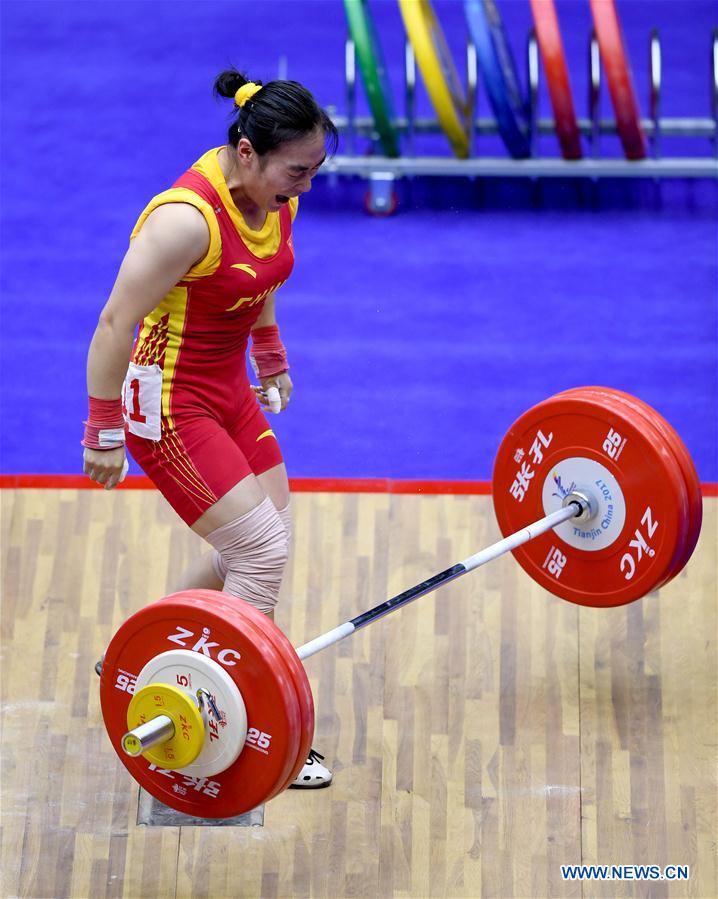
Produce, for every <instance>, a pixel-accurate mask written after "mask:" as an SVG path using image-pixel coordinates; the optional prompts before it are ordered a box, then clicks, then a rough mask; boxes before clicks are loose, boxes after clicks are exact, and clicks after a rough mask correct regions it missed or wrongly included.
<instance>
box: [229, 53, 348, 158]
mask: <svg viewBox="0 0 718 899" xmlns="http://www.w3.org/2000/svg"><path fill="white" fill-rule="evenodd" d="M249 80H250V79H248V78H247V77H246V76H245V75H243V74H242V73H241V72H238V71H237V70H236V69H228V70H227V71H225V72H222V73H221V74H220V75H218V76H217V78H216V79H215V82H214V95H215V97H231V98H232V99H234V95H235V94H236V93H237V91H238V90H239V89H240V87H242V85H244V84H247V83H248V81H249ZM254 83H255V84H258V85H261V89H260V90H259V91H257V93H256V94H254V96H252V97H251V98H250V99H249V100H247V101H246V103H245V104H244V106H242V108H241V109H239V110H237V112H238V114H237V117H236V118H235V120H234V121H233V122H232V124H231V125H230V127H229V132H228V135H227V139H228V142H229V143H230V145H231V146H233V147H236V146H237V144H238V143H239V139H240V138H241V137H246V138H247V139H248V140H249V142H250V143H251V144H252V146H253V147H254V150H255V152H256V153H257V154H258V155H259V156H263V155H264V154H265V153H270V152H271V151H272V150H276V148H277V147H278V146H279V145H280V144H283V143H286V142H287V141H291V140H298V139H299V138H302V137H306V136H307V135H308V134H311V132H312V131H314V130H316V129H317V128H321V129H322V130H323V131H324V134H325V137H326V139H327V143H328V149H329V152H330V153H332V154H333V153H336V150H337V145H338V143H339V134H338V133H337V128H336V125H335V124H334V122H332V120H331V119H330V118H329V116H328V115H327V113H326V112H325V111H324V110H323V109H322V108H321V106H319V104H318V103H317V101H316V100H315V99H314V97H313V96H312V95H311V94H310V93H309V91H308V90H307V89H306V88H305V87H302V85H301V84H299V82H297V81H269V82H268V83H267V84H262V82H261V81H255V82H254Z"/></svg>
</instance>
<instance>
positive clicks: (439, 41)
mask: <svg viewBox="0 0 718 899" xmlns="http://www.w3.org/2000/svg"><path fill="white" fill-rule="evenodd" d="M399 7H400V9H401V15H402V18H403V19H404V27H405V28H406V33H407V35H408V36H409V40H410V41H411V46H412V47H413V48H414V54H415V56H416V61H417V63H418V65H419V69H420V71H421V75H422V77H423V79H424V84H425V85H426V89H427V91H428V92H429V97H430V98H431V103H432V105H433V107H434V109H435V111H436V114H437V116H438V117H439V124H440V125H441V127H442V129H443V131H444V134H446V136H447V137H448V138H449V142H450V143H451V146H452V148H453V150H454V153H455V154H456V155H457V156H458V157H459V158H461V159H465V158H466V157H467V156H468V155H469V136H468V125H469V116H470V114H471V113H470V110H469V104H468V102H467V100H466V96H465V94H464V89H463V88H462V86H461V82H460V81H459V75H458V73H457V71H456V66H455V65H454V62H453V60H452V58H451V53H450V52H449V48H448V46H447V44H446V38H445V37H444V32H443V31H442V30H441V26H440V25H439V22H438V20H437V18H436V15H435V14H434V10H433V7H432V5H431V3H430V2H429V0H399Z"/></svg>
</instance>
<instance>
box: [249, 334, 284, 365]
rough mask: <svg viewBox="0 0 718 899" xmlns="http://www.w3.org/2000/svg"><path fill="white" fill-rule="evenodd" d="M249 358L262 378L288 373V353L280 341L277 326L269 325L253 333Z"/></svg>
mask: <svg viewBox="0 0 718 899" xmlns="http://www.w3.org/2000/svg"><path fill="white" fill-rule="evenodd" d="M249 358H250V361H251V363H252V368H253V369H254V371H255V373H256V374H257V376H258V377H260V378H268V377H270V376H271V375H278V374H281V372H284V371H288V369H289V363H288V362H287V351H286V350H285V349H284V344H283V343H282V341H281V340H280V339H279V328H278V327H277V325H267V326H266V327H264V328H255V329H254V331H252V349H251V351H250V354H249Z"/></svg>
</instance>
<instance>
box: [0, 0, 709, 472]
mask: <svg viewBox="0 0 718 899" xmlns="http://www.w3.org/2000/svg"><path fill="white" fill-rule="evenodd" d="M434 5H435V8H436V10H437V13H438V15H439V17H440V19H441V21H442V24H443V25H444V28H445V30H446V32H447V36H448V39H449V44H450V46H451V48H452V50H453V51H454V53H455V54H456V56H457V59H458V58H460V54H462V53H463V48H464V45H465V41H466V38H467V29H466V26H465V23H464V19H463V10H462V5H461V3H459V2H456V0H447V2H438V3H435V4H434ZM371 6H372V9H373V10H375V13H376V19H377V25H378V28H379V32H380V35H381V38H382V43H383V45H384V50H385V55H386V57H387V60H388V61H389V68H390V77H391V80H392V83H393V85H394V88H395V92H396V100H397V105H398V106H399V107H400V108H401V102H400V99H401V96H402V54H403V49H402V47H403V40H404V32H403V26H402V24H401V18H400V15H399V12H398V8H397V5H396V3H395V2H393V0H392V2H376V0H375V2H374V3H372V4H371ZM499 7H500V9H501V10H502V12H503V14H504V17H505V20H506V24H507V28H508V31H509V35H510V38H511V41H512V44H513V46H514V48H515V50H516V51H517V53H518V52H519V51H521V50H522V48H523V47H524V44H525V39H526V32H527V29H528V28H529V26H530V9H529V5H528V2H527V0H521V2H518V0H516V2H500V3H499ZM0 9H1V11H2V143H3V146H2V153H3V165H2V168H1V172H0V177H1V178H2V201H3V233H2V255H3V270H2V335H1V336H2V371H1V373H0V377H1V404H2V405H1V407H0V411H1V414H2V436H1V439H2V443H1V445H0V451H1V453H2V469H3V471H4V472H6V473H8V472H9V473H30V472H32V473H35V472H40V473H41V472H47V473H73V472H74V473H76V472H78V471H80V470H81V448H80V445H79V440H80V437H81V427H82V426H81V421H82V419H83V418H84V417H85V412H86V389H85V357H86V352H87V346H88V344H89V341H90V338H91V336H92V332H93V329H94V326H95V323H96V321H97V316H98V314H99V311H100V309H101V307H102V305H103V303H104V301H105V299H106V297H107V295H108V293H109V290H110V288H111V285H112V281H113V278H114V276H115V273H116V271H117V268H118V266H119V263H120V261H121V258H122V255H123V253H124V251H125V249H126V246H127V240H128V235H129V231H130V229H131V227H132V225H133V224H134V221H135V219H136V217H137V215H138V214H139V212H140V211H141V209H142V208H143V207H144V205H145V204H146V202H147V200H148V199H149V198H150V197H151V196H152V195H153V194H155V193H157V192H159V191H160V190H162V189H164V188H165V187H167V186H169V185H170V184H171V183H172V181H174V179H175V178H176V177H177V176H178V175H179V174H180V173H181V172H182V171H183V170H184V169H185V168H187V167H188V166H189V165H190V164H191V163H192V162H193V161H194V160H195V159H196V158H197V157H199V156H200V155H201V154H202V152H203V151H204V150H206V149H207V148H208V147H210V146H216V145H219V144H220V143H222V142H223V140H224V136H225V133H226V126H227V123H228V113H229V109H228V108H227V106H228V104H224V105H218V104H217V103H216V101H215V100H214V99H213V98H212V95H211V85H212V82H213V79H214V76H215V75H216V74H217V72H219V71H220V70H221V69H223V68H224V67H226V66H227V65H228V64H236V65H238V66H239V67H241V68H245V69H246V70H247V71H248V73H249V74H250V75H253V76H255V77H258V78H262V79H264V80H268V79H271V78H272V77H276V75H277V72H278V70H279V67H280V65H284V64H286V67H287V71H288V75H289V77H291V78H296V79H297V80H300V81H302V82H303V83H305V84H306V85H307V86H308V87H309V88H310V89H312V90H313V92H314V93H315V95H316V96H317V98H318V100H319V101H320V102H321V103H323V104H325V105H332V104H333V105H335V106H336V107H337V108H338V109H339V111H340V112H344V111H345V104H344V88H343V59H344V40H345V37H346V25H345V20H344V12H343V5H342V3H341V2H339V0H324V2H303V0H292V2H279V0H260V2H257V0H254V2H252V3H245V2H236V3H230V2H214V0H207V2H202V3H184V2H182V3H180V2H25V3H19V2H7V0H6V2H3V3H2V4H0ZM558 9H559V15H560V19H561V23H562V27H563V31H564V42H565V45H566V50H567V56H568V59H569V69H570V73H571V79H572V84H573V87H574V94H575V98H576V103H577V106H578V109H579V112H580V113H581V114H585V102H584V98H585V97H586V94H587V85H586V82H587V71H586V50H587V42H588V33H589V29H590V14H589V8H588V2H587V0H585V2H584V0H572V2H563V3H559V4H558ZM619 10H620V13H621V18H622V21H623V25H624V31H625V35H626V43H627V46H628V49H629V52H630V54H631V59H632V63H633V71H634V76H635V81H636V86H637V90H638V94H639V99H640V102H641V106H642V108H643V111H644V113H645V111H646V103H645V102H644V100H645V98H646V96H647V92H648V86H647V82H648V76H647V62H648V39H649V30H650V28H651V27H652V26H656V27H657V28H658V29H659V33H660V35H661V38H662V42H663V55H664V95H663V114H664V115H669V116H670V115H684V116H686V115H691V116H706V115H708V112H709V78H708V71H709V51H710V31H711V27H713V26H714V25H715V24H716V19H718V15H716V10H715V4H714V3H713V2H703V0H653V2H638V0H621V2H620V3H619ZM282 57H284V62H282ZM519 66H520V69H521V70H522V71H523V65H522V63H520V64H519ZM360 99H361V108H365V107H364V104H363V98H360ZM480 104H482V106H483V108H482V114H486V112H487V108H488V102H487V100H486V98H485V96H483V95H482V97H481V98H480ZM603 108H604V112H605V113H606V114H608V113H609V102H608V97H607V96H605V97H604V100H603ZM542 109H543V112H544V113H545V114H548V113H549V106H548V99H547V97H546V95H545V92H543V89H542ZM419 112H420V113H421V114H428V113H429V107H428V100H427V99H426V96H425V92H424V91H421V92H420V95H419ZM664 144H665V152H670V153H684V154H685V153H687V154H691V155H698V154H700V155H707V154H709V153H710V152H711V148H710V145H709V143H708V141H706V140H703V141H695V140H693V141H688V140H678V139H673V140H669V139H666V140H665V142H664ZM602 145H603V149H604V151H605V152H606V153H607V154H612V155H615V154H616V153H618V152H619V146H618V140H617V138H613V137H605V138H603V141H602ZM540 148H541V152H542V153H546V154H553V153H555V152H556V146H555V141H554V139H553V138H550V137H545V138H542V140H541V147H540ZM479 149H480V151H481V152H482V153H487V154H496V153H500V154H501V155H503V154H504V150H503V149H502V148H501V146H500V145H499V144H498V142H497V141H496V140H494V139H492V138H484V139H482V141H481V142H480V144H479ZM418 150H419V151H422V152H429V151H430V152H440V153H448V145H447V144H446V141H445V140H444V139H443V138H442V137H426V138H422V139H421V141H420V142H419V145H418ZM363 193H364V185H363V184H362V183H361V182H360V181H359V180H354V179H352V180H340V181H338V182H337V183H336V184H333V183H329V182H328V181H327V180H326V179H324V178H322V177H319V178H317V179H316V181H315V188H314V190H313V191H312V192H311V194H309V195H307V196H306V197H305V198H304V199H303V201H302V204H301V208H300V214H299V217H298V219H297V222H296V226H295V245H296V249H297V266H296V269H295V274H294V275H293V276H292V279H291V280H290V282H289V283H288V284H287V286H286V287H285V288H284V289H283V290H282V292H281V295H280V298H279V304H278V315H279V319H280V324H281V327H282V334H283V337H284V340H285V343H286V344H287V347H288V351H289V356H290V363H291V366H292V370H291V371H292V377H293V379H294V383H295V394H294V397H293V400H292V404H291V407H290V409H289V410H288V411H287V412H286V413H283V414H282V415H281V416H279V418H278V419H277V420H276V430H277V432H278V434H279V437H280V440H281V442H282V446H283V449H284V452H285V455H286V457H287V462H288V467H289V471H290V474H291V475H294V476H304V477H312V476H314V477H320V476H340V477H388V478H435V479H444V478H445V479H474V478H476V479H485V478H488V477H489V476H490V473H491V463H492V459H493V455H494V452H495V450H496V448H497V446H498V443H499V441H500V439H501V436H502V434H503V433H504V431H505V430H506V428H507V427H508V425H509V424H510V422H511V421H512V420H513V419H514V418H515V417H516V416H517V415H519V414H520V413H521V412H522V411H523V410H524V409H525V408H527V407H528V406H530V405H531V404H532V403H534V402H536V401H538V400H540V399H542V398H544V397H545V396H547V395H549V394H550V393H552V392H555V391H557V390H561V389H564V388H566V387H568V386H574V385H577V384H582V383H593V384H607V385H614V386H617V387H621V388H623V389H625V390H628V391H629V392H633V393H636V394H637V395H639V396H641V397H643V398H644V399H645V400H647V401H648V402H649V403H651V404H652V405H654V406H656V407H657V408H658V409H659V410H660V411H661V412H662V413H663V414H665V415H666V417H667V418H668V419H669V420H670V421H672V422H673V423H674V425H675V426H676V427H677V428H678V430H679V431H680V432H681V434H682V435H683V437H684V439H685V441H686V443H687V445H688V447H689V449H690V451H691V453H692V454H693V456H694V458H695V459H696V462H697V465H698V469H699V473H700V475H701V477H702V479H703V480H708V481H716V480H718V461H717V459H716V455H717V452H716V353H717V350H716V347H717V339H716V303H715V300H716V273H717V272H716V269H717V266H716V262H717V252H716V211H717V209H718V196H717V193H716V184H715V182H706V181H703V182H697V183H694V182H682V181H679V182H670V183H668V182H667V183H663V184H660V185H657V184H654V183H653V182H649V183H636V182H609V183H603V184H601V185H599V186H596V185H590V184H576V183H574V182H571V181H562V182H558V183H545V184H543V185H538V186H537V185H535V184H531V183H525V182H513V183H505V182H496V181H469V180H464V179H460V180H452V181H449V180H437V181H425V180H422V179H416V180H414V181H413V182H411V183H405V184H402V185H400V189H399V194H400V199H401V205H400V208H399V211H398V214H397V215H396V216H394V217H393V218H391V219H385V220H379V219H372V218H370V217H368V216H367V215H366V214H365V213H364V211H363V208H362V197H363Z"/></svg>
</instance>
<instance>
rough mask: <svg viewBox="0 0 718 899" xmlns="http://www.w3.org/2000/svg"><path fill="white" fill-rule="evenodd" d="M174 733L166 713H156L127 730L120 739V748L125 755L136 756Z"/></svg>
mask: <svg viewBox="0 0 718 899" xmlns="http://www.w3.org/2000/svg"><path fill="white" fill-rule="evenodd" d="M174 734H175V726H174V723H173V721H172V719H171V718H170V717H169V716H168V715H157V717H156V718H151V719H150V720H149V721H145V723H144V724H140V725H138V726H137V727H135V728H133V729H132V730H130V731H128V732H127V733H126V734H125V735H124V736H123V737H122V740H121V744H122V750H123V752H125V754H126V755H130V756H132V757H133V758H136V757H137V756H138V755H142V753H143V752H145V751H146V750H148V749H150V747H152V746H156V745H157V744H158V743H164V742H166V741H167V740H171V739H172V737H174Z"/></svg>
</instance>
